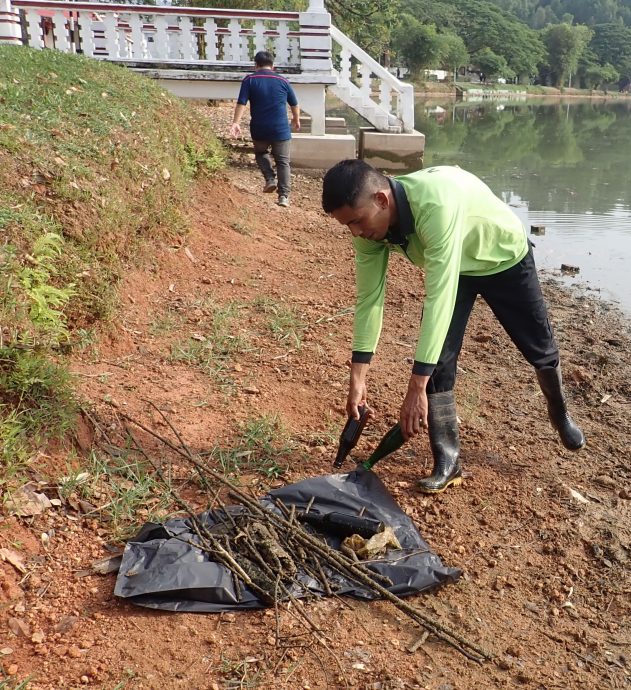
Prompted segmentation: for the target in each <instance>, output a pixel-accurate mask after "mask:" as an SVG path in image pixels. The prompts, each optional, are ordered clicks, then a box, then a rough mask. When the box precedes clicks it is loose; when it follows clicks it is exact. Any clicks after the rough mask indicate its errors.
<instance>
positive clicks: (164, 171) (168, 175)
mask: <svg viewBox="0 0 631 690" xmlns="http://www.w3.org/2000/svg"><path fill="white" fill-rule="evenodd" d="M162 179H163V180H164V181H165V182H166V181H167V180H170V179H171V173H170V172H169V171H168V170H167V169H166V168H162Z"/></svg>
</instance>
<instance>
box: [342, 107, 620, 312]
mask: <svg viewBox="0 0 631 690" xmlns="http://www.w3.org/2000/svg"><path fill="white" fill-rule="evenodd" d="M330 114H332V115H333V114H339V115H343V116H345V117H346V118H347V121H348V123H349V126H350V129H351V131H352V130H353V129H354V128H357V127H358V126H359V124H360V122H359V118H358V117H357V116H354V113H353V114H350V113H349V111H348V110H344V109H342V108H339V109H331V112H330ZM361 124H365V123H363V122H362V123H361ZM416 129H417V130H419V131H421V132H423V133H424V134H425V136H426V147H425V159H424V165H425V167H429V166H431V165H454V164H456V165H460V166H461V167H463V168H465V169H467V170H469V171H471V172H473V173H475V174H476V175H478V176H479V177H481V178H482V179H483V180H484V181H485V182H486V183H487V184H488V185H489V186H490V187H491V189H493V191H494V192H495V193H496V194H497V195H498V196H500V197H501V198H502V199H504V200H505V201H506V202H507V203H509V204H510V205H511V206H512V207H513V210H514V211H515V213H516V214H517V215H518V216H519V218H520V219H521V220H522V222H523V223H524V225H525V226H526V228H527V230H528V231H529V232H530V226H531V225H544V226H545V235H543V236H537V237H535V236H533V235H530V237H531V239H532V241H533V243H534V244H535V245H536V250H535V256H536V259H537V263H538V265H539V266H540V267H541V268H544V269H549V270H552V271H555V272H556V271H558V270H559V269H560V267H561V264H570V265H573V266H578V267H579V269H580V272H579V273H578V274H577V275H576V276H574V277H567V276H564V277H563V280H564V281H565V282H569V283H570V284H573V285H577V286H579V285H580V286H582V287H583V288H587V289H588V290H590V291H594V292H595V293H597V294H600V295H601V296H602V297H604V298H605V299H608V300H610V301H613V302H616V303H618V304H619V306H620V307H621V308H622V309H623V310H624V311H625V312H626V313H627V314H628V315H631V101H630V100H620V101H612V102H602V101H601V102H592V101H587V100H581V101H576V100H575V101H571V102H568V101H562V102H559V101H558V100H557V101H555V102H552V103H550V102H545V101H541V102H539V101H534V100H531V99H528V100H527V101H520V102H514V101H504V102H499V101H483V102H479V103H471V102H454V101H453V100H450V101H417V103H416Z"/></svg>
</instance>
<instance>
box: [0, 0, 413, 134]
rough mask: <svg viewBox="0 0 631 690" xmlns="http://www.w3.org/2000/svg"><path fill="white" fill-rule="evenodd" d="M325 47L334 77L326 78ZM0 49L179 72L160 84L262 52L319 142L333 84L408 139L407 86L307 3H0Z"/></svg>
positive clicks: (374, 120) (249, 62)
mask: <svg viewBox="0 0 631 690" xmlns="http://www.w3.org/2000/svg"><path fill="white" fill-rule="evenodd" d="M333 41H335V44H336V52H335V54H336V60H337V65H338V69H334V68H333V60H332V55H333ZM0 43H12V44H14V45H20V44H24V45H29V46H31V47H32V48H36V49H42V48H53V49H56V50H60V51H63V52H67V53H83V54H84V55H87V56H89V57H93V58H98V59H103V60H108V61H112V62H119V63H123V64H125V65H127V66H129V67H132V68H135V69H139V70H141V71H142V70H143V69H144V70H145V71H146V70H153V71H154V72H156V73H157V72H160V71H162V72H164V71H170V72H171V73H174V72H177V71H178V70H180V72H178V74H177V75H175V76H174V75H173V74H171V75H170V77H165V78H171V79H175V78H177V79H182V78H183V77H184V75H185V74H191V70H193V71H194V70H197V71H198V72H199V70H206V71H207V72H208V74H206V76H205V78H208V79H213V78H214V79H221V78H224V77H226V75H225V74H224V75H220V76H218V75H216V74H215V76H214V77H213V76H212V75H213V73H215V72H217V71H223V72H231V73H232V72H235V71H236V72H239V71H240V72H243V71H245V70H249V69H252V66H253V60H254V55H255V53H256V52H258V51H259V50H268V51H269V52H271V53H272V54H273V55H274V62H275V64H276V66H278V67H280V68H281V69H283V70H286V71H288V72H292V73H294V74H300V75H301V76H300V77H298V76H296V77H295V79H296V80H297V81H301V82H302V83H303V84H305V89H306V88H307V85H311V87H310V88H311V91H309V93H308V94H306V95H305V93H303V98H309V99H310V100H311V101H312V103H311V107H312V111H314V112H315V111H317V112H318V113H319V114H318V116H317V117H318V118H319V119H318V122H319V121H320V120H321V121H322V122H321V125H322V126H321V127H320V129H322V133H324V90H325V88H326V86H327V84H330V83H331V81H333V80H336V81H337V83H336V84H334V85H332V86H330V88H331V90H332V91H333V92H334V93H335V94H337V96H338V97H339V98H340V99H342V100H343V101H344V102H345V103H347V104H348V105H349V106H350V107H351V108H353V109H355V110H356V111H357V112H358V113H360V115H362V116H363V117H365V118H366V119H367V120H368V121H369V122H370V123H371V124H372V125H373V126H374V127H376V128H377V129H378V130H379V131H382V132H393V133H394V132H412V131H413V130H414V90H413V87H412V85H411V84H405V83H404V82H401V81H399V80H398V79H397V78H396V77H395V76H393V75H392V74H391V73H390V72H388V70H387V69H385V68H384V67H382V66H381V65H380V64H379V63H378V62H377V61H376V60H373V59H372V58H371V57H370V55H368V54H367V53H366V52H364V51H363V50H362V49H361V48H360V47H359V46H357V45H356V44H355V43H353V41H351V40H350V39H349V38H348V37H347V36H346V35H344V34H343V33H342V32H341V31H339V30H338V29H336V28H335V27H334V26H332V25H331V16H330V14H329V13H328V12H327V11H326V8H325V6H324V2H323V0H310V1H309V7H308V9H307V11H306V12H267V11H256V10H239V9H217V8H205V7H171V6H157V5H130V4H122V3H118V4H109V3H107V4H105V3H98V2H96V3H95V2H86V1H81V0H80V1H79V2H67V1H64V0H0ZM152 76H156V75H152ZM158 77H159V75H158ZM159 78H162V77H159ZM231 78H233V80H234V78H235V75H234V74H232V77H231ZM236 79H237V80H238V79H240V77H239V76H238V75H237V77H236ZM317 89H319V90H318V91H317V93H316V92H315V90H317ZM320 111H322V112H320ZM314 112H312V113H311V114H312V117H316V115H315V114H314ZM318 133H320V132H319V131H318Z"/></svg>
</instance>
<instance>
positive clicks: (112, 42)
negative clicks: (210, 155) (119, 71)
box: [103, 12, 120, 59]
mask: <svg viewBox="0 0 631 690" xmlns="http://www.w3.org/2000/svg"><path fill="white" fill-rule="evenodd" d="M103 30H104V33H105V50H106V53H107V57H109V58H110V59H111V58H117V57H120V52H119V44H118V29H117V21H116V17H115V16H114V13H113V12H107V13H106V14H105V16H104V17H103Z"/></svg>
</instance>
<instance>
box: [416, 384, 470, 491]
mask: <svg viewBox="0 0 631 690" xmlns="http://www.w3.org/2000/svg"><path fill="white" fill-rule="evenodd" d="M427 402H428V407H429V410H428V415H427V422H428V427H429V429H428V431H429V444H430V447H431V449H432V455H433V456H434V469H433V470H432V473H431V474H430V476H429V477H425V478H424V479H421V480H420V481H419V483H418V488H419V489H420V490H421V491H422V492H423V493H426V494H439V493H441V492H443V491H444V490H445V489H446V488H448V487H449V486H458V485H459V484H462V468H461V467H460V460H459V453H460V436H459V434H458V417H457V416H456V402H455V399H454V392H453V391H445V392H444V393H430V394H429V395H428V396H427Z"/></svg>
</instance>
